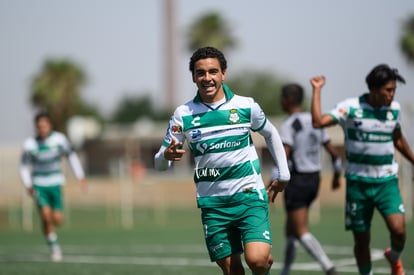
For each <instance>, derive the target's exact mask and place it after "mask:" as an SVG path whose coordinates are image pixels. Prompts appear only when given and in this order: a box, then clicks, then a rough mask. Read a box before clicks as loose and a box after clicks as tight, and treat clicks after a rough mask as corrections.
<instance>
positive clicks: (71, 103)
mask: <svg viewBox="0 0 414 275" xmlns="http://www.w3.org/2000/svg"><path fill="white" fill-rule="evenodd" d="M84 83H85V75H84V73H83V72H82V70H81V69H80V68H79V67H78V66H77V65H75V64H74V63H72V62H71V61H69V60H47V61H46V62H45V63H44V65H43V68H42V70H41V72H39V74H37V75H35V77H34V78H33V80H32V83H31V98H30V100H31V103H32V105H33V106H34V107H36V108H39V109H42V110H44V111H46V112H48V113H49V115H50V116H51V120H52V123H53V125H54V127H55V129H56V130H59V131H63V132H66V131H65V130H66V123H67V121H68V120H69V118H70V117H71V116H72V115H73V114H75V113H76V111H77V110H78V109H79V108H80V107H81V106H82V102H81V98H80V87H81V86H82V85H83V84H84Z"/></svg>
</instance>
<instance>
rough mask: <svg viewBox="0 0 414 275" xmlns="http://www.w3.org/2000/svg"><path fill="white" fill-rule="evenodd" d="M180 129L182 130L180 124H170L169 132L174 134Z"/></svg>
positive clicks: (179, 131)
mask: <svg viewBox="0 0 414 275" xmlns="http://www.w3.org/2000/svg"><path fill="white" fill-rule="evenodd" d="M182 131H183V129H182V128H181V126H180V125H172V126H171V132H173V133H174V134H176V133H181V132H182Z"/></svg>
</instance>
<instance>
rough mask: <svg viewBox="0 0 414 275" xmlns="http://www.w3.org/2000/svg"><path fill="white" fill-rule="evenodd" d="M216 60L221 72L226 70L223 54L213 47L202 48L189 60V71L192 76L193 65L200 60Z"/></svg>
mask: <svg viewBox="0 0 414 275" xmlns="http://www.w3.org/2000/svg"><path fill="white" fill-rule="evenodd" d="M206 58H217V59H218V61H219V63H220V68H221V70H222V71H223V72H225V71H226V70H227V60H226V58H225V57H224V54H223V53H222V52H221V51H219V50H218V49H216V48H214V47H204V48H199V49H197V50H196V51H195V52H194V53H193V55H192V56H191V58H190V66H189V68H190V71H191V73H192V74H194V64H195V63H196V62H197V61H198V60H200V59H206Z"/></svg>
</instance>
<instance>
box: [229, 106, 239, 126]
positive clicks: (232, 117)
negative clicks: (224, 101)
mask: <svg viewBox="0 0 414 275" xmlns="http://www.w3.org/2000/svg"><path fill="white" fill-rule="evenodd" d="M229 122H230V123H231V124H236V123H240V116H239V114H238V112H237V110H236V109H231V110H230V114H229Z"/></svg>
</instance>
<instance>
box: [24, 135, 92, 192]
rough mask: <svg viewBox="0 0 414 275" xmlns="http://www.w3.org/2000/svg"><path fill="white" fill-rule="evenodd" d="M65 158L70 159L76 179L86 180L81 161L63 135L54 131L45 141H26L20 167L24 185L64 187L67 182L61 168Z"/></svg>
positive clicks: (33, 138)
mask: <svg viewBox="0 0 414 275" xmlns="http://www.w3.org/2000/svg"><path fill="white" fill-rule="evenodd" d="M63 156H66V157H68V160H69V163H70V165H71V167H72V170H73V172H74V173H75V175H76V177H77V178H78V179H81V178H84V172H83V169H82V167H81V165H80V162H79V159H78V157H77V155H76V153H75V152H74V151H73V150H72V147H71V145H70V143H69V141H68V140H67V138H66V137H65V136H64V135H63V134H62V133H59V132H55V131H52V132H51V133H50V135H49V136H48V137H47V138H46V139H44V140H41V139H38V138H35V137H30V138H28V139H27V140H25V142H24V144H23V154H22V158H21V166H20V174H21V178H22V180H23V183H24V185H25V186H26V187H30V186H32V185H37V186H54V185H63V184H64V182H65V178H64V175H63V172H62V167H61V158H62V157H63ZM30 167H31V175H30V172H29V169H30Z"/></svg>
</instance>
